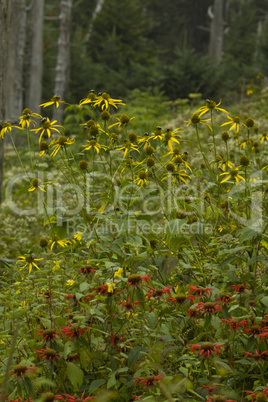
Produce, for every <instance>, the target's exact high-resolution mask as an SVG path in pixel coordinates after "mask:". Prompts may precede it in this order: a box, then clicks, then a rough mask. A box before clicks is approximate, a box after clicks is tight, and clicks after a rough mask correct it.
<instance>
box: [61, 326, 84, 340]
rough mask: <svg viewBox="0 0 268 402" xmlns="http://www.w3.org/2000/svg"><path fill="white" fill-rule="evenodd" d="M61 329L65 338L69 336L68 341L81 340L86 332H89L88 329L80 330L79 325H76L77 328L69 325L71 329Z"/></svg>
mask: <svg viewBox="0 0 268 402" xmlns="http://www.w3.org/2000/svg"><path fill="white" fill-rule="evenodd" d="M61 329H62V334H63V336H67V338H68V339H70V338H71V339H72V338H73V337H78V338H80V337H81V336H82V333H83V332H84V331H86V330H89V328H88V327H83V328H80V327H79V324H76V325H75V326H74V325H72V324H69V327H61Z"/></svg>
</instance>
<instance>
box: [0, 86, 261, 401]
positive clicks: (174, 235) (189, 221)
mask: <svg viewBox="0 0 268 402" xmlns="http://www.w3.org/2000/svg"><path fill="white" fill-rule="evenodd" d="M129 98H130V99H129V105H124V103H125V102H123V100H121V99H117V98H116V97H112V96H110V95H108V94H107V93H102V94H99V95H97V94H94V93H93V92H91V93H90V94H89V95H88V96H87V97H85V98H83V99H82V100H81V101H80V103H79V105H77V104H74V105H68V106H67V108H66V111H65V112H66V114H65V116H66V118H65V123H64V126H63V127H61V126H59V125H56V123H53V124H52V122H49V121H48V120H44V119H42V120H41V127H40V128H39V127H38V126H37V127H33V121H34V119H36V117H34V116H30V115H29V116H28V117H27V118H28V119H29V123H30V130H33V131H29V130H28V129H24V130H19V129H18V128H16V127H14V126H12V127H11V131H10V132H4V131H2V132H1V135H5V136H10V138H11V139H12V140H13V130H17V131H16V132H15V134H16V135H18V136H19V137H25V143H24V146H23V149H20V148H19V149H18V148H17V147H16V141H15V142H13V144H14V150H15V152H16V156H19V161H20V163H21V168H22V169H23V171H24V174H23V176H22V175H21V174H20V173H19V177H15V179H18V180H17V181H18V183H17V184H16V185H15V188H14V193H15V194H14V193H13V192H9V190H8V188H7V189H6V193H5V194H6V195H9V197H10V198H8V201H9V209H10V211H9V212H8V208H7V206H5V207H4V208H3V209H2V216H3V219H1V231H2V230H5V231H6V233H5V234H4V236H2V238H0V245H1V241H2V242H3V241H5V242H6V246H5V249H4V252H6V250H8V252H10V255H12V253H15V257H16V258H17V261H16V263H13V262H12V261H9V262H4V263H3V266H2V267H1V275H0V287H1V292H0V298H1V307H0V311H1V327H2V328H3V330H2V332H1V336H0V352H1V361H2V362H3V364H2V366H1V369H0V383H1V386H2V393H3V394H5V395H6V398H7V399H6V400H9V401H16V402H19V401H21V400H23V401H27V402H29V401H33V400H34V401H48V400H49V401H50V400H51V401H52V400H55V401H56V400H64V401H65V402H71V401H75V400H76V401H78V400H80V399H81V400H82V401H83V400H90V399H93V400H96V401H115V400H116V401H120V402H121V401H122V402H124V401H132V400H133V399H134V400H135V399H137V398H138V400H139V398H140V400H151V401H163V402H164V401H167V400H176V399H179V400H183V401H189V402H190V401H199V400H204V401H209V402H213V401H219V400H220V401H227V400H235V401H242V400H244V399H245V400H253V401H254V400H258V398H259V393H263V395H264V396H263V395H262V396H263V398H264V399H265V398H266V396H267V385H268V384H267V374H268V371H267V370H268V363H267V350H266V349H267V348H266V342H267V314H266V313H267V306H268V299H267V295H266V294H267V285H268V275H267V272H268V263H267V250H268V236H267V234H266V232H267V225H268V220H267V214H266V212H267V208H268V205H267V197H266V193H267V183H268V179H267V165H265V164H264V163H263V161H265V160H267V142H268V141H267V136H266V135H264V134H265V131H264V130H265V124H266V120H265V117H264V116H266V114H267V105H266V104H265V103H261V102H259V98H253V99H255V100H256V104H257V105H258V107H257V106H256V105H255V104H254V103H252V104H247V105H246V106H245V110H246V111H247V113H245V110H244V109H243V107H242V106H240V107H239V109H238V110H233V111H232V112H230V113H229V112H227V110H226V106H225V104H224V102H223V104H221V103H220V102H218V103H217V102H214V101H213V100H209V99H208V100H207V101H206V102H205V103H204V104H202V106H200V107H198V106H197V107H196V109H197V110H192V109H193V105H190V106H188V109H187V110H185V111H184V114H183V115H180V116H179V118H178V120H179V121H180V124H177V121H176V120H175V119H174V118H173V119H172V117H173V115H172V113H171V112H172V108H173V107H174V104H173V103H171V102H170V101H168V98H167V97H165V96H164V94H163V92H161V91H155V92H154V93H151V92H149V91H148V92H145V93H144V92H141V91H139V90H135V91H132V92H131V95H130V97H129ZM191 98H192V99H194V97H193V95H192V96H191ZM197 99H200V97H199V96H197ZM254 110H255V111H256V116H255V115H254V114H253V111H254ZM249 111H250V112H251V113H252V114H249ZM192 112H194V113H193V114H192ZM133 117H135V118H133ZM253 117H254V118H253ZM157 118H159V120H158V121H159V122H158V124H157V123H156V119H157ZM30 120H31V121H30ZM162 123H163V124H162ZM160 124H161V126H160ZM178 126H179V127H178ZM257 127H258V128H257ZM40 129H41V130H43V131H44V132H43V131H41V130H40ZM226 129H229V130H228V133H229V136H226V135H225V136H224V138H225V139H222V135H221V133H222V131H223V130H226ZM48 130H50V131H48ZM57 130H59V132H58V131H57ZM145 131H147V133H146V134H144V133H145ZM31 133H33V134H34V135H35V137H33V138H32V136H31V135H30V134H31ZM36 134H37V135H36ZM49 134H50V135H49ZM38 136H41V137H42V141H43V140H45V141H47V142H48V148H47V149H46V151H45V152H41V153H40V149H39V139H38ZM26 138H28V139H29V143H28V140H27V141H26ZM27 147H28V148H27ZM21 148H22V147H21ZM25 148H27V151H26V149H25ZM231 151H232V153H233V155H232V157H231ZM13 158H14V156H13V155H12V153H11V152H10V159H9V161H8V164H9V166H10V168H11V167H12V166H14V165H15V163H13V162H14V159H13ZM149 158H150V163H148V159H149ZM81 162H83V163H81ZM152 162H153V163H152ZM248 162H249V163H248ZM14 169H17V168H16V166H15V167H14ZM46 169H47V171H46ZM14 171H15V170H14ZM14 171H12V169H11V171H10V172H9V173H8V174H9V176H8V177H7V178H6V182H8V181H9V180H11V177H12V176H16V174H15V175H14ZM19 178H20V179H21V180H19ZM19 200H21V203H19V202H16V203H11V201H19ZM27 200H28V205H29V204H30V205H31V207H32V208H34V210H33V212H32V214H31V215H30V217H31V218H32V220H30V219H29V217H28V218H26V219H25V218H24V219H23V218H22V216H23V213H24V212H25V207H27ZM14 205H15V206H16V208H15V206H14ZM12 208H13V210H12ZM8 216H9V217H10V216H12V217H13V221H12V222H10V223H9V225H10V227H8V222H9V221H8ZM14 217H19V219H20V220H18V219H17V221H16V222H17V223H18V224H20V225H21V227H16V222H14ZM22 222H23V224H22ZM18 224H17V226H18ZM38 224H39V225H38ZM23 225H24V227H23ZM12 227H13V228H14V231H13V233H12V230H11V229H10V228H12ZM15 228H16V230H15ZM18 230H21V233H18ZM11 235H13V238H11ZM26 235H27V237H28V238H29V239H27V237H26ZM3 237H4V238H3ZM17 238H18V239H19V240H20V241H19V242H18V244H16V243H17V242H16V239H17ZM20 246H22V248H21V250H20V251H19V250H18V249H19V248H20ZM13 256H14V255H13ZM18 323H19V324H18ZM211 390H212V391H211ZM245 391H249V395H247V394H245ZM257 395H258V398H257Z"/></svg>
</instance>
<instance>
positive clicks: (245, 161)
mask: <svg viewBox="0 0 268 402" xmlns="http://www.w3.org/2000/svg"><path fill="white" fill-rule="evenodd" d="M239 165H241V166H248V165H249V158H248V157H247V156H246V155H242V156H241V158H240V161H239Z"/></svg>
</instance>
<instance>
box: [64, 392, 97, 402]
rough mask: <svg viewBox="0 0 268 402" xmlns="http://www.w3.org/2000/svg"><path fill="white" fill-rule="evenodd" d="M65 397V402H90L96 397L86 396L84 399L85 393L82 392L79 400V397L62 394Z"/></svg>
mask: <svg viewBox="0 0 268 402" xmlns="http://www.w3.org/2000/svg"><path fill="white" fill-rule="evenodd" d="M64 395H65V396H66V399H65V402H83V401H91V400H92V399H95V398H96V396H88V397H87V398H84V395H85V391H84V392H83V394H82V396H81V398H79V396H71V395H68V394H64Z"/></svg>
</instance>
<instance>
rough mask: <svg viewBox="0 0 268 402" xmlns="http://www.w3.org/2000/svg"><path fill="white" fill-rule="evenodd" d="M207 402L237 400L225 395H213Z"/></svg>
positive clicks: (231, 401) (230, 401)
mask: <svg viewBox="0 0 268 402" xmlns="http://www.w3.org/2000/svg"><path fill="white" fill-rule="evenodd" d="M206 402H236V401H235V400H234V399H226V396H224V395H212V396H210V397H209V398H208V399H207V401H206Z"/></svg>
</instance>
